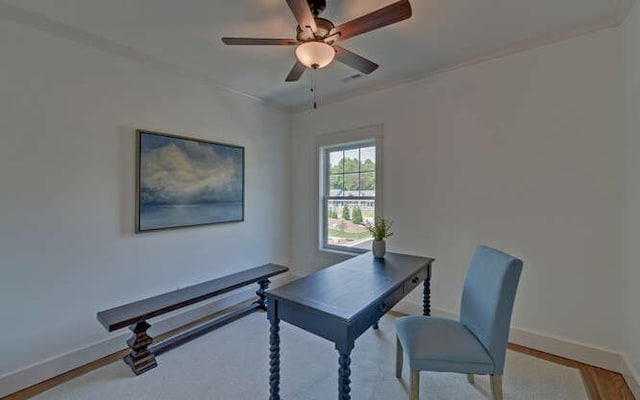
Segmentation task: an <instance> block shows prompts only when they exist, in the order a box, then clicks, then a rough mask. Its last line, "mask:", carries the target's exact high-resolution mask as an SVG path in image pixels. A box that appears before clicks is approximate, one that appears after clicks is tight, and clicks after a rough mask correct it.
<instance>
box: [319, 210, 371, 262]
mask: <svg viewBox="0 0 640 400" xmlns="http://www.w3.org/2000/svg"><path fill="white" fill-rule="evenodd" d="M374 209H375V202H374V201H373V200H356V199H344V200H328V201H327V221H326V229H327V244H329V245H334V246H345V247H353V248H361V249H366V250H370V249H371V241H372V240H373V239H372V238H371V234H370V233H369V230H368V229H367V227H366V226H365V223H366V222H367V221H373V218H374V214H373V213H374V211H373V210H374ZM358 214H359V215H360V216H358Z"/></svg>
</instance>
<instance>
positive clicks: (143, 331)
mask: <svg viewBox="0 0 640 400" xmlns="http://www.w3.org/2000/svg"><path fill="white" fill-rule="evenodd" d="M288 270H289V268H287V267H285V266H282V265H276V264H265V265H262V266H260V267H256V268H251V269H249V270H246V271H242V272H238V273H235V274H231V275H227V276H224V277H221V278H218V279H213V280H210V281H207V282H203V283H200V284H197V285H193V286H188V287H185V288H182V289H178V290H174V291H172V292H168V293H164V294H161V295H158V296H153V297H149V298H147V299H144V300H139V301H135V302H133V303H129V304H125V305H122V306H119V307H115V308H112V309H109V310H105V311H100V312H99V313H98V314H97V316H98V321H100V323H101V324H102V325H103V326H104V327H105V328H106V329H107V330H108V331H109V332H113V331H116V330H118V329H122V328H125V327H129V329H131V331H133V336H132V337H131V338H130V339H129V340H127V345H129V347H130V348H131V352H130V353H129V354H128V355H127V356H126V357H124V361H125V362H126V363H127V364H128V365H129V366H130V367H131V369H132V370H133V372H134V373H135V374H136V375H140V374H141V373H143V372H146V371H148V370H150V369H152V368H155V367H156V366H157V365H158V364H157V362H156V358H155V356H156V355H159V354H161V353H164V352H165V351H167V350H170V349H172V348H174V347H176V346H179V345H181V344H183V343H186V342H188V341H189V340H191V339H194V338H196V337H198V336H200V335H203V334H205V333H207V332H210V331H212V330H214V329H216V328H218V327H220V326H223V325H225V324H228V323H229V322H232V321H235V320H237V319H239V318H241V317H244V316H245V315H248V314H250V313H252V312H254V311H256V310H259V309H262V310H266V309H267V307H266V303H265V296H264V293H265V290H266V289H267V288H268V287H269V283H270V281H269V279H268V278H270V277H272V276H274V275H278V274H282V273H284V272H286V271H288ZM256 282H257V283H258V285H259V289H258V291H256V294H257V295H258V299H257V300H256V301H255V302H253V303H252V304H251V305H250V306H248V307H245V308H242V309H239V310H236V311H233V312H231V313H227V314H226V315H224V316H222V317H219V318H216V319H214V320H212V321H208V322H205V323H203V324H201V325H198V326H196V327H194V328H192V329H189V330H188V331H186V332H184V333H181V334H179V335H176V336H173V337H171V338H169V339H167V340H164V341H162V342H160V343H157V344H155V345H154V346H152V347H149V345H151V343H152V342H153V338H152V337H151V336H149V335H148V334H147V329H149V327H151V325H150V324H149V323H148V322H147V320H149V319H151V318H153V317H157V316H159V315H162V314H165V313H168V312H170V311H174V310H177V309H180V308H182V307H186V306H188V305H191V304H194V303H198V302H200V301H203V300H207V299H210V298H212V297H215V296H218V295H221V294H223V293H226V292H230V291H232V290H235V289H238V288H241V287H243V286H246V285H250V284H252V283H256Z"/></svg>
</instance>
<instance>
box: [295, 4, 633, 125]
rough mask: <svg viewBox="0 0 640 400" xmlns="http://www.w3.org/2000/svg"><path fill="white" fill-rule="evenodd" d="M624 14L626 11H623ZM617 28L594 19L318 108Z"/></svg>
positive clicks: (336, 98)
mask: <svg viewBox="0 0 640 400" xmlns="http://www.w3.org/2000/svg"><path fill="white" fill-rule="evenodd" d="M619 1H620V2H627V1H630V2H633V1H634V0H619ZM627 11H628V10H627ZM617 26H619V23H618V20H617V18H613V17H611V18H602V19H598V20H596V21H592V22H590V23H587V24H582V25H580V26H578V27H573V28H571V29H566V30H564V31H560V32H555V33H551V34H547V35H543V36H537V37H535V38H531V39H526V40H522V41H519V42H517V43H514V44H513V45H510V46H508V47H505V48H502V49H499V50H493V51H489V52H486V53H482V54H479V55H475V56H472V57H470V58H468V59H467V60H464V61H461V62H456V63H452V64H450V65H448V66H445V67H443V68H440V69H437V70H434V71H427V72H421V73H418V74H415V75H413V76H410V77H406V78H401V79H389V80H386V81H384V82H380V83H378V84H375V85H371V86H367V87H361V88H355V89H353V90H351V91H349V92H348V93H344V94H339V95H335V96H327V97H325V98H320V99H318V104H319V105H318V106H319V107H322V106H323V105H328V104H333V103H338V102H341V101H344V100H348V99H351V98H354V97H359V96H362V95H366V94H370V93H374V92H378V91H381V90H385V89H390V88H393V87H396V86H401V85H404V84H409V83H414V82H416V81H421V80H427V79H433V78H435V77H436V76H438V75H441V74H445V73H448V72H451V71H454V70H457V69H461V68H465V67H469V66H471V65H475V64H480V63H483V62H486V61H491V60H495V59H499V58H503V57H507V56H510V55H513V54H517V53H522V52H525V51H527V50H531V49H535V48H538V47H544V46H546V45H550V44H553V43H557V42H562V41H565V40H568V39H573V38H576V37H579V36H583V35H587V34H589V33H593V32H597V31H601V30H605V29H610V28H615V27H617ZM307 109H308V107H307V105H306V104H305V105H300V106H293V107H289V108H288V110H289V111H290V112H291V113H294V114H295V113H299V112H302V111H306V110H307Z"/></svg>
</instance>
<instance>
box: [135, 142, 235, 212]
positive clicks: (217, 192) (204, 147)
mask: <svg viewBox="0 0 640 400" xmlns="http://www.w3.org/2000/svg"><path fill="white" fill-rule="evenodd" d="M241 151H242V150H241V149H240V148H236V147H230V146H223V145H215V144H210V143H200V142H195V141H189V140H183V139H177V138H166V139H165V140H164V141H163V143H160V144H156V145H154V146H148V147H145V146H142V148H141V159H140V201H141V203H143V204H197V203H213V202H231V201H241V200H242V158H241Z"/></svg>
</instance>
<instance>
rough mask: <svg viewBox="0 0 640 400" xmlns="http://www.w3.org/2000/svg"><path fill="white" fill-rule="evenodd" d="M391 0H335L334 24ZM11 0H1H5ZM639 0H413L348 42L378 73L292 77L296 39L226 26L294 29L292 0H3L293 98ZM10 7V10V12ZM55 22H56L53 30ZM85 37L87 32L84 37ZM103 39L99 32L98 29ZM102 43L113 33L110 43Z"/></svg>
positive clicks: (337, 89) (237, 87)
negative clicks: (228, 42)
mask: <svg viewBox="0 0 640 400" xmlns="http://www.w3.org/2000/svg"><path fill="white" fill-rule="evenodd" d="M394 1H395V0H327V9H326V10H325V11H324V12H323V13H322V15H321V16H322V17H324V18H328V19H329V20H331V21H333V22H334V23H335V24H336V25H338V24H340V23H342V22H346V21H348V20H351V19H353V18H356V17H358V16H361V15H363V14H366V13H368V12H371V11H374V10H376V9H378V8H381V7H384V6H386V5H388V4H391V3H393V2H394ZM3 2H4V5H2V3H3ZM632 2H633V0H411V5H412V8H413V16H412V17H411V18H410V19H408V20H405V21H402V22H399V23H397V24H395V25H390V26H388V27H385V28H381V29H378V30H375V31H372V32H369V33H366V34H363V35H361V36H358V37H355V38H352V39H348V40H345V41H343V42H340V44H341V45H342V46H343V47H345V48H347V49H349V50H351V51H354V52H357V53H358V54H360V55H362V56H364V57H366V58H369V59H371V60H372V61H375V62H376V63H378V64H380V68H379V69H378V70H376V71H374V72H373V73H372V74H371V75H365V76H361V77H359V78H356V79H353V78H352V76H354V75H356V74H357V71H355V70H353V69H351V68H349V67H347V66H345V65H342V64H340V63H337V62H334V63H332V64H330V65H329V66H328V67H326V68H324V69H321V70H318V71H315V72H314V73H313V74H312V73H310V71H306V72H305V74H304V75H303V77H302V78H301V79H300V81H298V82H293V83H285V82H284V79H285V77H286V75H287V74H288V73H289V70H290V69H291V67H292V66H293V64H294V62H295V55H294V51H295V48H294V47H289V46H225V45H224V44H222V42H221V41H220V37H222V36H247V37H275V38H278V37H283V38H293V37H295V28H296V25H297V24H296V22H295V19H294V17H293V15H292V14H291V11H290V10H289V8H288V7H287V5H286V3H285V0H179V1H176V0H135V1H132V0H108V1H105V0H0V5H2V7H1V8H0V16H2V14H3V12H2V11H3V10H4V11H5V17H7V16H8V18H12V16H13V18H14V19H19V20H20V21H18V22H23V23H24V22H25V21H26V20H28V21H27V22H29V23H31V24H32V25H36V27H38V28H40V29H44V30H58V32H59V33H60V32H61V33H62V34H63V35H65V36H67V37H68V38H71V39H73V38H74V37H73V36H76V37H77V40H80V41H83V42H92V43H95V44H96V45H98V47H100V45H102V47H103V48H104V49H106V50H109V49H120V50H122V49H126V51H120V53H121V55H123V54H124V55H129V56H132V57H134V58H138V59H145V60H157V61H158V62H160V63H164V64H166V65H170V66H172V67H173V68H176V69H178V70H180V71H181V72H184V73H187V74H190V75H192V76H193V75H196V76H198V77H201V78H204V79H206V80H207V81H209V82H212V83H213V84H216V85H219V86H224V87H226V88H229V89H232V90H234V91H238V92H242V93H244V94H247V95H250V96H252V97H255V98H259V99H262V100H264V101H265V102H267V103H270V104H274V105H277V106H280V107H282V108H285V109H289V110H298V109H302V108H306V107H309V105H310V104H311V94H310V91H309V88H310V85H311V81H312V75H313V79H314V80H315V87H316V95H317V96H318V100H319V103H320V104H322V102H328V101H331V100H335V99H339V98H344V97H348V96H353V95H355V94H360V93H363V92H366V91H369V90H374V89H377V88H380V87H387V86H390V85H393V84H397V83H399V82H406V81H408V80H411V79H416V78H419V77H423V76H428V75H430V74H433V73H436V72H439V71H442V70H446V69H450V68H453V67H455V66H458V65H461V64H465V63H468V62H471V61H473V60H478V59H481V58H486V57H492V56H497V55H500V54H504V53H507V52H510V51H516V50H518V49H522V48H526V47H531V46H535V45H539V44H541V43H545V42H548V41H552V40H558V39H561V38H564V37H568V36H571V35H576V34H580V33H585V32H588V31H592V30H595V29H600V28H603V27H607V26H615V25H617V24H618V22H619V21H620V19H621V18H622V16H623V15H624V14H625V12H626V11H627V10H628V8H629V7H630V6H631V4H632ZM9 11H11V12H9ZM54 33H55V32H54ZM87 38H89V39H91V40H88V39H87ZM98 39H99V40H98ZM105 44H106V45H105Z"/></svg>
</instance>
